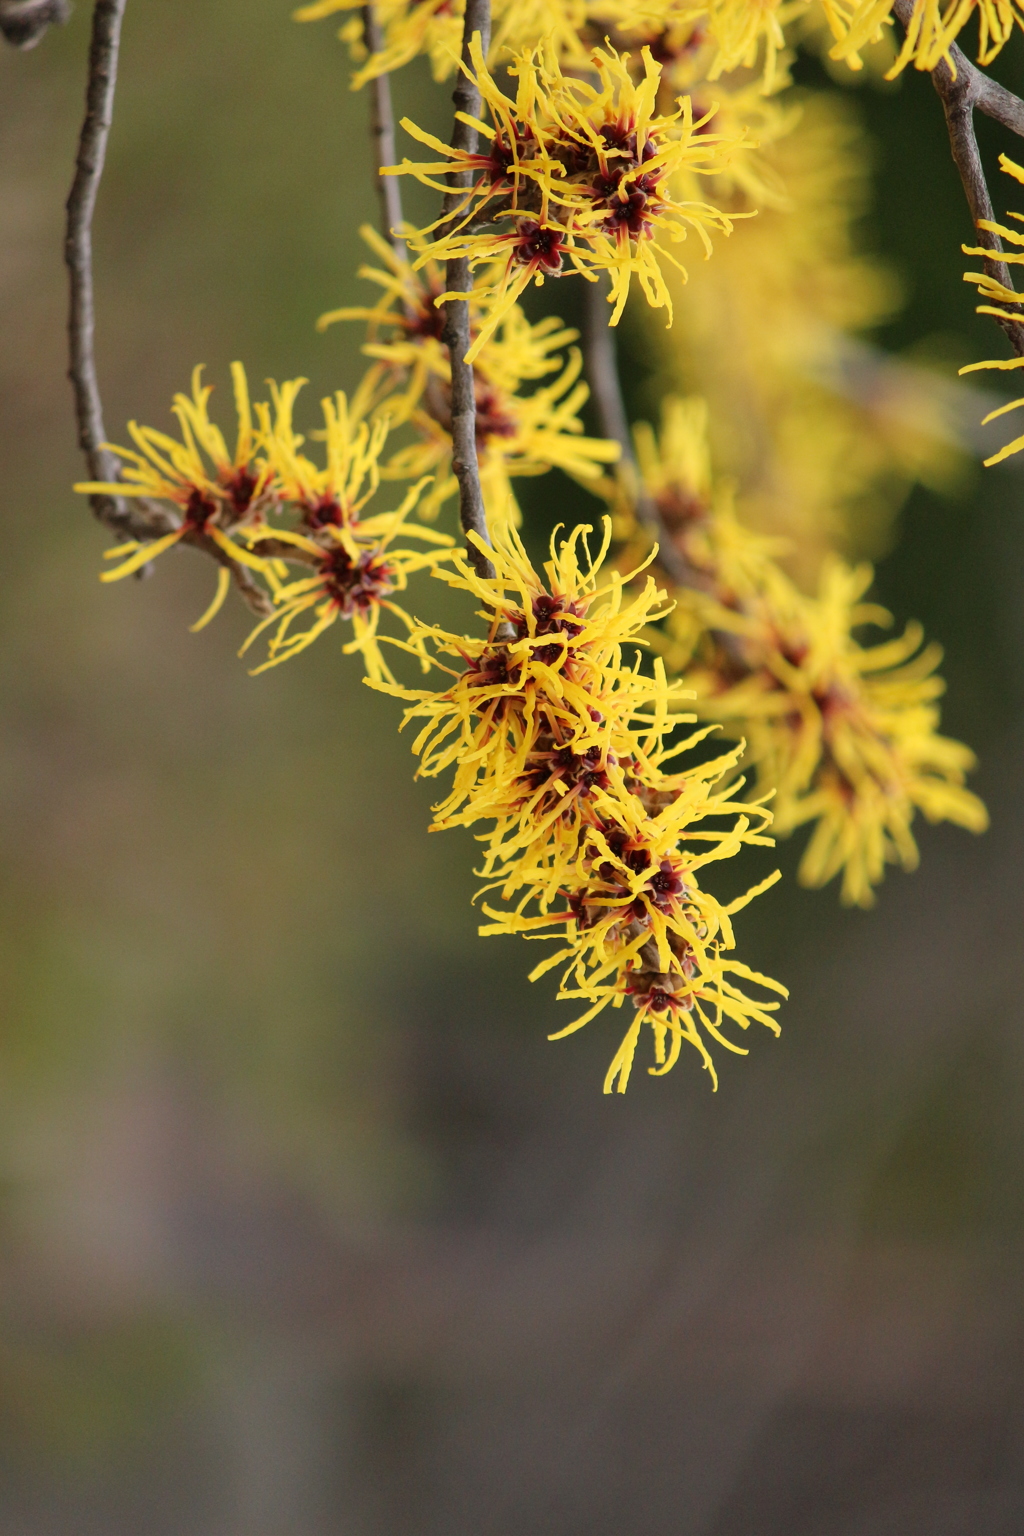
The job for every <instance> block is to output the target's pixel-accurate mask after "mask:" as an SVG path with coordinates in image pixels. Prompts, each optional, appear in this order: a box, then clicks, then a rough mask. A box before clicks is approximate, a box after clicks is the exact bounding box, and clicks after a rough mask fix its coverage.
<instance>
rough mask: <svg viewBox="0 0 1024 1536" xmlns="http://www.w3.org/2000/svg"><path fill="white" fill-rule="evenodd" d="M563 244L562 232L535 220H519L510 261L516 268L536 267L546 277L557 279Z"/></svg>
mask: <svg viewBox="0 0 1024 1536" xmlns="http://www.w3.org/2000/svg"><path fill="white" fill-rule="evenodd" d="M564 243H565V235H564V233H563V231H562V230H560V229H549V228H548V227H547V226H546V225H544V224H538V222H537V220H536V219H520V221H519V223H518V224H517V225H516V241H515V244H514V245H513V247H512V260H513V261H514V262H515V263H516V265H517V266H521V267H528V266H536V267H539V268H540V270H541V271H542V272H544V273H545V274H546V275H547V276H548V277H557V276H558V274H559V273H560V272H561V270H562V247H563V245H564Z"/></svg>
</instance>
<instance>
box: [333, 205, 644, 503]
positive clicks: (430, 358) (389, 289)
mask: <svg viewBox="0 0 1024 1536" xmlns="http://www.w3.org/2000/svg"><path fill="white" fill-rule="evenodd" d="M361 233H362V235H363V238H364V240H366V241H367V243H368V244H369V245H370V246H371V248H372V249H373V250H374V251H375V253H376V254H377V256H378V257H379V259H380V261H381V263H382V265H381V266H379V267H376V266H363V267H361V268H360V275H361V276H363V277H365V278H368V279H369V280H370V281H371V282H373V283H376V284H377V285H378V287H380V288H381V290H382V294H381V298H380V300H379V301H378V303H377V304H376V305H374V306H372V307H368V306H359V307H350V308H345V309H338V310H333V311H331V312H329V313H328V314H326V315H324V316H322V317H321V320H320V321H319V325H320V326H321V328H322V327H324V326H325V325H330V324H332V323H333V322H334V321H336V320H365V321H366V322H367V323H368V326H369V332H368V336H369V339H368V340H367V342H366V343H365V345H364V346H363V352H364V353H365V355H366V356H368V357H371V358H373V359H374V360H375V362H376V369H375V370H371V373H370V375H368V376H367V377H368V379H369V378H370V377H371V376H372V394H373V401H374V406H373V408H374V410H375V412H376V413H377V414H378V416H381V415H384V414H386V415H387V416H388V418H389V419H390V421H391V423H392V425H393V426H396V427H397V426H401V425H402V424H403V423H406V422H408V423H410V424H411V425H412V427H413V428H414V429H415V432H416V441H415V442H413V443H410V444H408V445H407V446H405V447H402V448H399V449H398V450H397V451H396V452H395V453H393V454H392V455H391V457H390V458H389V459H388V460H387V461H386V462H385V463H384V464H383V465H382V468H381V475H382V477H383V478H384V479H385V480H405V479H415V478H418V477H419V476H422V475H424V474H431V475H433V476H434V483H433V485H432V487H431V488H430V489H429V490H428V491H427V492H426V493H425V494H424V496H423V497H422V498H421V500H420V502H419V507H418V511H419V515H420V516H421V517H423V518H426V519H427V520H428V521H430V520H433V519H434V518H435V517H436V516H437V515H438V513H439V511H440V510H441V508H442V507H443V506H444V505H445V504H446V502H448V501H449V500H450V499H451V498H452V497H453V496H454V495H455V494H456V492H457V488H458V487H457V481H456V479H455V475H454V473H453V472H452V467H451V460H452V443H451V363H450V360H449V355H448V348H447V347H446V346H445V345H444V343H443V342H442V340H441V328H442V324H443V320H444V311H443V310H440V309H438V308H437V307H436V306H435V305H434V303H433V298H434V297H436V295H437V294H439V293H440V292H441V291H442V287H443V285H442V283H441V280H440V273H439V272H438V271H437V269H436V268H435V267H434V265H433V263H428V264H427V265H426V267H425V268H423V269H422V270H421V271H420V272H416V271H414V270H413V269H412V267H411V266H410V265H409V263H408V262H407V261H404V260H403V259H402V258H401V257H400V256H397V255H396V254H395V252H394V251H393V250H392V249H391V247H390V246H389V245H388V244H387V243H386V242H385V241H383V240H381V238H380V236H379V235H377V234H376V233H375V232H374V231H373V230H372V229H369V228H367V227H365V226H364V228H363V230H362V231H361ZM481 304H482V301H481V299H480V296H479V292H478V291H477V290H474V293H473V295H472V296H471V302H470V333H471V335H475V334H476V330H477V316H478V314H479V312H480V309H481ZM577 337H578V332H577V331H575V330H573V329H571V328H570V327H567V326H564V325H562V323H561V321H560V320H558V319H556V318H555V317H554V316H553V315H549V316H546V317H545V318H544V319H543V320H539V321H537V322H536V323H531V322H530V321H529V320H527V318H526V316H525V314H524V313H523V311H522V309H521V308H520V307H519V306H518V305H514V306H513V307H512V308H511V309H510V310H509V311H508V313H507V314H506V315H505V317H504V319H503V320H502V322H501V324H500V326H498V327H497V329H496V330H495V331H494V332H493V333H492V335H491V337H490V339H489V340H488V341H487V342H486V343H485V345H484V346H483V348H482V349H481V351H480V353H479V354H478V356H477V359H476V366H475V369H474V389H475V394H476V445H477V455H478V459H479V464H480V481H481V485H482V487H483V491H484V500H485V502H486V505H487V506H488V508H489V509H490V514H491V517H492V519H493V518H501V519H504V518H506V517H507V516H510V517H511V518H512V520H513V522H516V523H518V521H519V516H520V514H519V509H518V506H517V504H516V499H515V495H514V492H513V487H512V481H513V480H514V479H515V478H518V477H520V476H523V475H539V474H544V473H545V472H546V471H547V470H549V469H553V468H558V469H561V470H563V471H564V472H565V473H566V474H568V475H570V476H572V477H573V478H574V479H575V480H578V481H579V482H580V483H581V484H582V485H584V486H588V487H594V486H595V484H596V481H597V479H598V477H599V475H600V472H601V468H602V466H604V465H607V464H610V463H613V462H614V461H615V460H616V459H617V458H618V456H619V452H620V449H619V446H618V444H616V443H612V442H609V441H607V439H604V438H595V437H588V436H586V435H585V434H584V431H583V423H582V421H581V419H580V411H581V409H582V407H583V405H584V404H585V402H586V400H587V398H588V396H589V393H590V390H589V387H588V385H587V384H585V383H584V382H583V380H582V379H581V378H580V372H581V367H582V359H581V357H580V353H579V351H578V350H577V349H576V348H575V347H573V346H572V345H571V344H572V343H573V342H574V341H576V340H577ZM567 346H568V347H569V348H570V351H569V355H568V358H565V357H564V355H562V349H564V348H565V347H567ZM552 374H554V375H556V377H555V378H554V379H551V381H550V382H546V383H545V382H541V381H542V380H545V379H546V378H548V377H549V376H550V375H552ZM530 386H534V387H532V388H531V387H530Z"/></svg>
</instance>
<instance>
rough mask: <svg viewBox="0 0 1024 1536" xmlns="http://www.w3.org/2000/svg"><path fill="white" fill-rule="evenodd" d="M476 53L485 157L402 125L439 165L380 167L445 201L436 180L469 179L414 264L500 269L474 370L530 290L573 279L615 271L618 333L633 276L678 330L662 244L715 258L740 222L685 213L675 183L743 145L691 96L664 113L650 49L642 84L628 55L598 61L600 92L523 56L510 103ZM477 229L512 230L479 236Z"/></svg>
mask: <svg viewBox="0 0 1024 1536" xmlns="http://www.w3.org/2000/svg"><path fill="white" fill-rule="evenodd" d="M471 53H472V58H473V64H474V71H475V73H474V78H475V79H476V82H477V84H478V86H479V89H480V93H481V98H482V100H483V102H484V104H485V105H486V107H487V110H488V113H489V115H490V118H491V122H490V123H489V124H488V123H480V124H479V125H478V126H479V128H480V131H481V133H482V134H483V136H484V139H485V141H486V142H485V147H484V148H483V149H482V150H481V151H480V152H479V153H475V154H467V153H466V152H465V151H461V150H454V149H451V148H450V147H449V146H448V145H446V144H443V143H442V142H441V140H439V139H437V138H435V137H434V136H433V135H432V134H428V133H425V132H424V131H423V130H422V129H420V128H417V127H416V125H415V124H414V123H412V122H410V121H409V120H408V119H407V118H404V119H403V127H405V129H406V131H407V132H409V133H410V134H412V136H413V137H415V138H417V139H419V140H420V141H421V142H422V143H425V144H427V145H428V146H429V147H430V148H432V149H434V150H436V151H437V153H438V154H439V155H441V156H442V157H443V158H442V159H440V160H438V161H435V162H424V163H418V164H416V163H413V162H411V161H409V160H406V161H403V163H402V165H400V166H393V167H387V168H385V170H386V173H387V174H410V175H413V176H415V177H416V178H417V179H418V180H419V181H422V182H424V183H425V184H426V185H427V186H430V187H433V188H436V189H438V190H442V191H443V190H445V183H443V182H441V181H439V180H438V177H439V176H440V175H442V174H447V173H449V172H450V171H453V170H455V171H460V172H461V171H465V172H468V173H469V174H470V177H471V185H470V186H469V187H468V189H467V190H466V192H465V194H464V196H463V197H462V199H461V201H460V204H459V207H458V209H457V210H456V214H455V215H454V219H455V222H454V224H453V223H452V222H451V221H448V224H447V225H446V227H445V229H444V230H442V231H440V232H439V223H440V221H438V222H437V223H435V224H432V225H428V226H427V227H426V228H424V229H422V230H419V231H417V232H415V233H414V234H413V235H412V236H411V239H412V243H413V246H414V248H415V249H416V250H418V251H419V252H420V256H419V263H418V264H424V263H426V262H427V261H428V260H431V259H434V260H438V261H440V260H447V259H449V258H451V257H463V256H464V257H467V258H468V259H469V262H470V265H471V266H472V267H474V268H476V267H478V266H480V265H486V266H494V267H495V270H496V272H497V276H496V277H495V278H494V279H493V280H489V281H488V282H487V283H486V284H484V285H481V286H480V287H479V293H480V295H481V296H482V297H484V298H486V299H487V300H488V311H487V314H486V316H485V317H482V318H481V323H480V327H479V331H478V334H477V337H476V339H475V341H474V342H473V343H472V345H471V346H470V349H469V351H468V352H467V354H466V356H467V360H468V361H470V362H472V361H473V360H474V359H475V357H476V356H477V354H478V353H479V352H480V350H481V348H482V347H483V346H484V345H485V344H486V342H487V341H488V339H489V338H490V336H491V334H492V333H493V331H494V329H495V328H496V326H497V325H498V324H499V323H500V321H501V320H502V318H503V317H504V315H505V314H507V312H508V311H509V309H511V307H512V305H513V304H514V303H515V302H516V300H517V299H518V298H519V296H520V294H521V293H522V292H523V291H524V289H525V288H526V287H527V286H529V284H531V283H536V284H538V286H539V285H541V284H543V282H544V280H545V278H546V277H557V276H560V275H561V274H562V273H563V271H566V270H568V269H570V268H574V269H575V270H576V271H578V272H581V273H583V274H584V275H585V276H588V277H589V278H591V279H593V277H594V275H595V274H597V273H599V272H607V273H608V275H609V278H610V281H611V293H610V302H611V304H612V314H611V317H610V323H611V324H613V325H614V324H617V323H618V320H619V317H620V315H621V314H622V309H623V306H624V305H625V302H626V298H627V296H628V294H629V289H630V284H631V280H632V278H633V277H634V276H635V277H636V278H637V280H638V281H639V283H640V285H641V287H642V289H643V291H644V294H645V297H646V298H647V300H648V302H649V303H650V304H651V305H652V306H653V307H655V308H667V309H668V311H669V320H670V322H671V311H672V305H671V298H670V295H669V290H668V287H667V286H666V283H665V278H664V275H663V272H662V263H664V262H667V263H668V264H669V266H671V267H673V268H675V269H676V270H677V271H678V272H679V273H680V274H681V276H682V277H683V278H684V279H685V275H686V274H685V269H684V268H683V267H682V266H681V265H680V263H679V261H678V260H677V258H676V257H675V256H674V255H673V254H672V253H671V252H670V251H669V250H667V249H666V244H665V242H666V241H667V242H669V243H670V244H678V243H679V242H680V241H682V240H684V239H685V238H686V236H687V234H688V233H689V232H691V231H692V232H694V233H696V235H697V236H698V238H699V239H700V241H701V242H702V244H703V247H704V251H705V254H710V250H711V241H710V236H709V231H710V230H720V231H722V232H723V233H728V232H729V231H730V230H731V229H732V221H731V220H730V219H729V218H728V217H727V215H725V214H724V213H722V212H721V211H720V210H718V209H717V208H714V207H712V206H711V205H710V204H708V203H705V202H700V201H683V202H680V201H677V200H676V199H675V198H674V197H673V196H672V194H671V192H670V183H671V181H672V178H673V177H674V176H675V175H676V174H677V173H679V172H681V171H682V170H683V169H684V168H686V169H687V170H688V171H689V172H691V173H693V174H697V175H708V174H712V173H714V172H715V171H717V170H719V169H721V168H722V167H723V166H724V165H725V164H726V162H727V160H728V158H729V157H730V156H731V155H732V153H733V152H734V151H735V150H736V149H737V148H738V147H739V146H738V145H737V144H736V143H735V142H731V143H726V141H725V140H724V138H723V136H722V135H721V134H720V133H709V132H707V127H708V124H707V123H706V122H701V121H699V120H697V121H695V120H694V117H693V112H692V108H691V103H690V100H689V98H687V97H680V98H679V100H678V102H677V104H676V110H675V111H674V112H671V113H669V114H668V115H665V114H660V113H658V111H657V96H658V88H659V83H660V79H661V65H660V64H658V63H657V62H656V61H655V60H654V59H653V57H652V56H651V52H650V50H649V49H648V48H643V49H642V50H641V54H640V59H641V64H642V70H643V73H642V78H641V79H640V81H639V83H637V82H635V81H634V79H633V77H632V75H631V73H630V70H629V67H628V66H629V56H628V55H626V56H622V55H620V54H618V53H616V51H615V50H614V49H611V48H608V49H602V48H596V49H594V51H593V53H592V54H591V65H592V69H593V71H594V73H595V75H596V84H591V83H590V81H589V80H588V79H585V78H579V77H577V76H573V75H565V74H563V73H562V70H561V68H560V66H559V63H558V60H557V58H556V57H555V56H554V55H553V53H552V52H551V50H550V49H545V50H539V49H529V48H528V49H524V50H523V51H522V52H521V53H520V54H517V55H516V56H515V58H514V59H513V62H512V63H511V64H510V65H509V72H510V74H512V75H513V76H514V77H515V78H516V80H517V82H518V83H517V89H516V95H515V99H514V100H513V99H512V98H510V97H508V96H506V95H504V93H503V92H502V91H501V90H500V89H499V88H498V86H497V85H496V83H495V81H494V79H493V77H492V76H491V74H490V72H489V71H488V69H487V66H486V64H485V63H484V60H483V57H482V54H481V51H480V45H479V39H478V38H476V39H474V42H473V45H472V48H471ZM482 222H485V223H487V224H489V225H494V224H496V223H500V224H502V225H504V226H506V227H504V228H502V229H500V230H493V229H491V230H488V229H486V228H485V229H480V228H478V226H479V225H480V224H481V223H482Z"/></svg>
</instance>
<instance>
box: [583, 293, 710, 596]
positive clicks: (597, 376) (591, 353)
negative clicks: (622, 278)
mask: <svg viewBox="0 0 1024 1536" xmlns="http://www.w3.org/2000/svg"><path fill="white" fill-rule="evenodd" d="M584 292H585V298H584V305H585V315H584V322H583V358H584V363H585V365H586V370H587V380H588V382H589V384H590V394H591V398H592V399H593V402H594V409H595V411H596V413H597V423H598V429H599V431H600V433H601V436H602V437H608V438H611V440H612V442H615V443H618V445H619V447H620V449H621V450H622V456H621V458H620V459H619V463H618V466H617V468H618V474H619V478H620V481H621V482H622V484H623V487H624V489H625V492H626V495H627V496H628V497H629V500H630V501H631V502H632V504H633V509H634V511H635V513H636V520H637V522H638V523H639V524H640V526H641V527H642V528H643V529H644V531H645V532H646V533H647V534H648V536H649V537H650V539H651V541H652V542H653V543H655V544H657V546H658V561H659V563H660V564H661V566H662V568H663V570H664V571H665V573H666V575H668V576H669V577H670V578H671V579H672V580H673V581H674V582H675V583H676V585H677V586H681V587H689V586H693V585H694V572H693V570H692V569H691V566H690V563H689V561H688V560H687V559H686V558H685V557H684V555H683V554H682V552H681V550H680V549H679V547H678V545H677V544H676V542H675V540H674V539H673V538H672V535H671V533H670V532H669V530H668V529H667V528H666V527H665V525H664V523H663V521H662V518H661V513H660V512H659V511H658V507H657V504H656V502H655V501H654V498H653V497H652V496H651V495H650V494H649V492H648V491H647V490H646V489H645V487H644V484H643V481H642V480H641V478H640V472H639V470H638V468H637V463H636V457H635V455H634V453H633V440H632V437H631V436H630V431H629V422H628V420H627V417H626V406H625V402H624V400H623V398H622V384H621V380H620V378H619V368H618V361H617V358H616V346H615V333H614V331H613V330H612V328H611V326H610V325H609V324H608V303H607V296H608V288H607V280H606V279H599V280H598V281H597V282H594V283H587V284H585V288H584Z"/></svg>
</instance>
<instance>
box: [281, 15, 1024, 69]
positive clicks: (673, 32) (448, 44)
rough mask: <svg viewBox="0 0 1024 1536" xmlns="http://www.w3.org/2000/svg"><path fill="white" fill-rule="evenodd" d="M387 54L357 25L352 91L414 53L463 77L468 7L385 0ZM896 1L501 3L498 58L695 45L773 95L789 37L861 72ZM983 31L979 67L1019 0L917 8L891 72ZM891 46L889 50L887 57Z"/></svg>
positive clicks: (1007, 28)
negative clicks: (797, 32)
mask: <svg viewBox="0 0 1024 1536" xmlns="http://www.w3.org/2000/svg"><path fill="white" fill-rule="evenodd" d="M359 9H360V0H314V3H313V4H310V5H304V6H302V7H301V8H300V9H299V10H298V11H297V12H296V13H295V14H296V17H297V19H298V20H300V21H318V20H320V19H322V18H323V17H325V16H330V15H334V14H336V13H337V12H339V11H349V12H352V11H358V10H359ZM376 10H377V11H378V13H379V20H380V24H381V27H382V29H383V33H384V45H383V47H382V48H381V49H380V50H379V51H378V52H376V53H375V54H372V55H370V54H369V53H368V50H367V48H366V44H365V37H364V28H363V23H362V19H361V17H360V16H359V15H355V16H352V17H351V18H350V19H349V20H348V21H347V22H345V23H344V24H343V26H342V28H341V31H340V32H339V36H340V37H341V39H342V41H343V42H345V43H347V44H348V46H349V49H350V52H351V54H352V57H353V60H354V62H356V63H357V64H358V65H359V66H360V67H359V68H358V69H357V71H356V73H355V75H354V76H353V80H352V84H353V86H354V87H355V88H357V89H358V87H360V86H361V85H363V84H365V83H366V81H367V80H371V79H373V78H374V77H375V76H377V75H382V74H387V73H389V72H390V71H391V70H394V69H398V68H400V67H401V66H402V65H403V64H407V63H408V62H409V60H410V59H413V58H415V57H416V56H417V54H426V55H428V57H429V58H430V61H431V65H432V68H433V71H434V78H435V79H437V80H443V79H445V77H446V76H447V75H449V74H450V73H451V71H452V69H453V68H454V67H455V60H456V59H457V57H458V53H459V45H460V42H461V39H462V18H463V15H464V13H465V0H378V4H377V6H376ZM893 10H894V5H893V0H493V5H492V12H493V19H494V28H493V44H492V47H493V53H494V55H495V56H497V55H498V54H500V52H501V50H502V49H503V48H511V49H512V50H515V49H517V48H521V47H523V46H526V45H529V44H531V43H533V42H534V41H535V40H536V39H537V38H538V37H539V36H542V35H545V34H547V35H550V37H551V39H552V43H553V45H554V46H555V47H556V48H557V50H558V53H559V56H560V58H561V59H562V61H563V62H565V63H567V64H569V65H571V66H573V67H576V68H578V67H584V68H585V67H586V50H587V45H588V43H589V44H591V45H592V44H593V43H594V42H600V41H601V40H602V39H603V38H605V37H606V36H608V35H615V34H617V35H619V36H621V37H623V38H625V39H629V40H630V41H635V40H636V39H637V38H638V37H639V38H640V39H642V40H645V41H646V40H649V39H651V38H652V37H664V38H666V39H667V40H668V42H669V43H670V44H671V45H674V46H675V47H676V48H680V47H682V46H685V45H686V43H688V42H689V41H690V39H691V38H693V37H694V36H695V35H696V36H698V37H699V38H700V40H701V41H704V40H707V41H708V42H709V44H710V46H711V49H712V55H711V61H710V65H709V71H708V78H709V79H711V80H717V79H718V78H719V77H720V76H721V75H722V74H726V73H728V72H730V71H732V70H737V69H741V68H742V69H754V68H757V67H760V69H761V70H762V72H763V74H764V77H765V80H766V82H767V84H768V88H769V89H771V87H772V85H773V83H774V78H775V71H776V69H777V67H778V61H779V57H780V55H781V53H782V52H783V50H784V49H785V47H786V28H787V27H790V28H792V27H797V28H804V29H807V28H808V27H810V28H818V29H822V30H824V31H825V32H826V34H827V35H828V36H830V38H831V40H832V47H831V49H830V50H829V51H830V56H831V58H833V59H834V60H837V61H842V62H844V63H845V64H847V65H848V66H849V68H850V69H853V70H859V69H861V68H862V67H863V59H862V54H863V53H864V51H865V49H868V48H870V47H872V46H873V45H876V44H878V43H879V41H880V40H884V39H885V38H886V37H887V36H889V35H891V28H892V23H893ZM975 17H977V22H978V58H979V60H980V62H981V63H982V64H988V63H991V61H992V60H993V59H994V58H995V57H996V55H997V54H998V53H999V52H1000V50H1001V49H1002V48H1003V46H1004V44H1006V43H1007V42H1008V41H1009V39H1010V37H1011V36H1012V34H1013V29H1014V27H1015V26H1024V7H1022V6H1021V5H1020V4H1019V3H1018V0H914V4H913V9H912V12H911V16H910V20H909V23H908V26H907V28H906V32H905V36H904V40H903V43H902V46H901V47H900V48H899V49H898V50H895V49H893V50H892V51H894V52H895V54H896V56H895V58H894V59H893V61H892V63H891V66H890V68H889V70H888V78H890V79H892V78H895V76H896V75H898V74H899V73H900V72H901V71H902V70H904V69H905V68H907V66H908V65H911V64H912V65H913V66H914V68H915V69H921V70H931V69H934V68H935V66H936V65H937V64H938V63H939V62H940V61H941V60H942V59H944V58H948V57H949V53H950V49H951V48H952V46H953V44H954V43H955V41H956V39H957V38H958V37H959V35H960V33H961V32H962V31H963V29H964V27H965V26H966V25H967V24H968V22H970V21H971V20H972V19H973V18H975ZM891 47H892V45H891V44H890V48H891Z"/></svg>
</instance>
